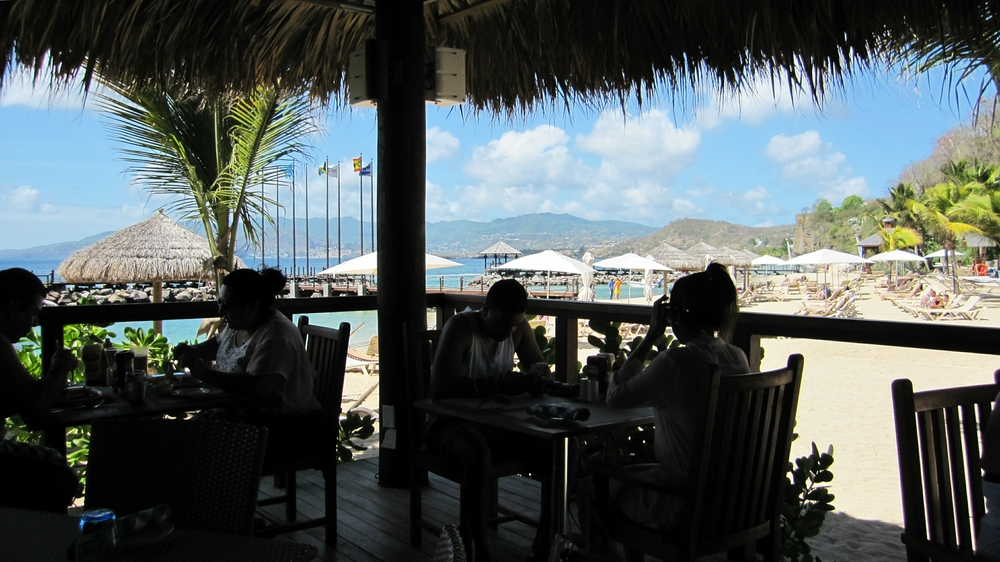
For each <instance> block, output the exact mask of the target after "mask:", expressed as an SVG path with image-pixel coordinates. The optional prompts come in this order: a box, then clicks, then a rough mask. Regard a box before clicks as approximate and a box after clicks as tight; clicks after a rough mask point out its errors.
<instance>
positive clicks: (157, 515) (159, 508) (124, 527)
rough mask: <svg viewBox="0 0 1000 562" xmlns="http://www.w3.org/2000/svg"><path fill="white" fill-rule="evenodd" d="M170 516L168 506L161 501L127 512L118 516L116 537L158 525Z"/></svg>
mask: <svg viewBox="0 0 1000 562" xmlns="http://www.w3.org/2000/svg"><path fill="white" fill-rule="evenodd" d="M169 518H170V506H169V505H167V504H165V503H161V504H157V505H154V506H153V507H151V508H149V509H144V510H142V511H137V512H135V513H129V514H128V515H124V516H122V517H119V518H118V538H123V537H127V536H129V535H133V534H135V533H138V532H140V531H142V530H143V529H146V528H147V527H153V526H155V525H159V524H160V523H162V522H163V521H166V520H167V519H169Z"/></svg>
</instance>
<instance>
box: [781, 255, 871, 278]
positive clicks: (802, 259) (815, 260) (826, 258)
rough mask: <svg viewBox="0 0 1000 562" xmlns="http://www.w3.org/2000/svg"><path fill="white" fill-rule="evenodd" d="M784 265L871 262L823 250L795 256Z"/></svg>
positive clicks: (817, 275) (824, 275)
mask: <svg viewBox="0 0 1000 562" xmlns="http://www.w3.org/2000/svg"><path fill="white" fill-rule="evenodd" d="M785 263H786V264H788V265H831V264H837V263H872V261H871V260H866V259H865V258H861V257H858V256H855V255H854V254H848V253H847V252H839V251H837V250H831V249H829V248H823V249H822V250H816V251H815V252H809V253H808V254H802V255H801V256H795V257H794V258H792V259H790V260H788V261H787V262H785ZM816 277H817V279H818V278H819V271H817V272H816ZM823 279H824V280H825V279H826V271H825V270H824V271H823Z"/></svg>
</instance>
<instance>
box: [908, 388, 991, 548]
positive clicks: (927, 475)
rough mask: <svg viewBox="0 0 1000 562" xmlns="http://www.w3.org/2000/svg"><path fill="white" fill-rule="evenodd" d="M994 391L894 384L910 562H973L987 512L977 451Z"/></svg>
mask: <svg viewBox="0 0 1000 562" xmlns="http://www.w3.org/2000/svg"><path fill="white" fill-rule="evenodd" d="M993 379H994V381H995V382H994V384H982V385H977V386H966V387H958V388H943V389H938V390H927V391H923V392H913V383H911V382H910V381H909V380H908V379H898V380H895V381H893V382H892V407H893V416H894V417H895V424H896V451H897V455H898V458H899V487H900V492H901V494H902V497H903V534H902V537H901V538H902V541H903V544H904V545H906V559H907V560H908V561H909V562H917V561H920V562H926V561H928V560H931V559H933V560H935V561H938V562H943V561H954V562H971V561H985V560H992V559H991V558H986V557H982V556H976V555H975V554H974V550H975V546H974V543H975V540H974V537H975V535H976V532H977V530H978V528H979V520H980V519H982V517H983V514H984V513H985V512H986V506H985V502H984V500H983V476H982V471H981V469H980V468H979V457H980V447H979V444H980V442H981V440H982V437H983V432H984V431H985V429H986V423H987V422H988V421H989V418H990V414H991V411H992V409H991V404H992V402H993V400H994V399H995V398H996V396H997V392H1000V370H998V371H997V372H995V373H994V374H993Z"/></svg>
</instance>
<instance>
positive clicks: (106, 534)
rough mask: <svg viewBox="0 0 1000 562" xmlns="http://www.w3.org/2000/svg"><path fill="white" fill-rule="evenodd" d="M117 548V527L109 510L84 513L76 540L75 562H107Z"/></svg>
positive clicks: (113, 513) (94, 510) (113, 515)
mask: <svg viewBox="0 0 1000 562" xmlns="http://www.w3.org/2000/svg"><path fill="white" fill-rule="evenodd" d="M117 547H118V526H117V523H116V521H115V512H114V511H112V510H110V509H92V510H89V511H84V512H83V516H81V517H80V535H79V536H78V537H77V538H76V562H108V561H110V560H112V559H113V558H114V556H115V549H116V548H117Z"/></svg>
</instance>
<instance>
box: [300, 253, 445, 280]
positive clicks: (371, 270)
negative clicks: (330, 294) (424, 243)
mask: <svg viewBox="0 0 1000 562" xmlns="http://www.w3.org/2000/svg"><path fill="white" fill-rule="evenodd" d="M424 256H425V260H426V261H425V263H426V266H425V268H426V269H443V268H446V267H459V266H461V265H462V264H460V263H458V262H456V261H451V260H449V259H445V258H442V257H438V256H435V255H433V254H424ZM317 275H378V252H372V253H370V254H365V255H363V256H360V257H356V258H354V259H352V260H347V261H345V262H344V263H341V264H338V265H335V266H333V267H331V268H329V269H324V270H323V271H320V272H319V273H317Z"/></svg>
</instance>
